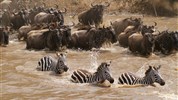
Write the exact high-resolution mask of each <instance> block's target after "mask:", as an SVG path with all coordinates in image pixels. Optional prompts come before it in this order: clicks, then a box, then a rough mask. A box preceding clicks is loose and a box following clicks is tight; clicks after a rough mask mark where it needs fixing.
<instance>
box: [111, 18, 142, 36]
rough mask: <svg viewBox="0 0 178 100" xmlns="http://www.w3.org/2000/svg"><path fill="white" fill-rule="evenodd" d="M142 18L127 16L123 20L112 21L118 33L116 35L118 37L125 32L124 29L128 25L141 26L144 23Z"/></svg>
mask: <svg viewBox="0 0 178 100" xmlns="http://www.w3.org/2000/svg"><path fill="white" fill-rule="evenodd" d="M142 23H143V22H142V20H141V18H132V17H131V18H125V19H122V20H116V21H114V22H112V23H111V25H112V27H113V28H114V31H115V33H116V36H117V37H118V35H119V34H120V33H121V32H124V30H125V29H126V28H127V27H128V26H139V25H142Z"/></svg>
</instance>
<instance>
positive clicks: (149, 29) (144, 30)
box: [140, 22, 157, 34]
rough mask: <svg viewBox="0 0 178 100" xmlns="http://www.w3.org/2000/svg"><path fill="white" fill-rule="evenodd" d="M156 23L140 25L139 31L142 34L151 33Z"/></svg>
mask: <svg viewBox="0 0 178 100" xmlns="http://www.w3.org/2000/svg"><path fill="white" fill-rule="evenodd" d="M156 25H157V23H156V22H155V25H152V26H147V25H140V31H141V33H142V34H145V33H153V32H155V27H156Z"/></svg>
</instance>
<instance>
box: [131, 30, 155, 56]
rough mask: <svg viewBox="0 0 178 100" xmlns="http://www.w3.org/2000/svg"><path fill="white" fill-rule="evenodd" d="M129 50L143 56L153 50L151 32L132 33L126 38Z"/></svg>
mask: <svg viewBox="0 0 178 100" xmlns="http://www.w3.org/2000/svg"><path fill="white" fill-rule="evenodd" d="M128 45H129V50H130V51H132V52H134V53H135V52H137V53H139V54H141V55H143V56H147V57H148V56H149V55H150V54H151V53H152V52H153V45H154V37H153V34H152V33H145V34H144V35H142V34H132V35H131V36H129V39H128Z"/></svg>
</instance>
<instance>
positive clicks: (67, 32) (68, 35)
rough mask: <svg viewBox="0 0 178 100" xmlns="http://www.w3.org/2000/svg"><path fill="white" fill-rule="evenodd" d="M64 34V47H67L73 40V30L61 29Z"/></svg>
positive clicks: (64, 27)
mask: <svg viewBox="0 0 178 100" xmlns="http://www.w3.org/2000/svg"><path fill="white" fill-rule="evenodd" d="M60 32H61V34H62V45H63V46H67V45H68V43H69V41H70V39H71V28H70V27H69V26H64V25H63V27H62V28H60Z"/></svg>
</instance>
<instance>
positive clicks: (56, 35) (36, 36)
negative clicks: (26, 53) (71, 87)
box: [0, 2, 178, 86]
mask: <svg viewBox="0 0 178 100" xmlns="http://www.w3.org/2000/svg"><path fill="white" fill-rule="evenodd" d="M109 6H110V3H108V2H106V4H104V5H102V4H95V5H94V4H91V8H90V9H88V10H86V11H84V12H81V13H80V14H78V21H79V24H78V25H75V24H74V23H73V25H64V16H63V14H64V13H66V12H67V9H65V10H64V11H61V10H59V7H58V5H56V7H50V8H49V7H45V6H38V7H37V6H35V7H34V8H31V9H25V8H22V9H21V10H19V11H17V12H13V11H12V12H11V11H10V10H9V11H8V10H3V11H2V12H3V13H2V15H0V19H1V20H0V24H1V27H0V45H2V46H4V45H7V44H8V43H9V34H10V32H12V30H13V31H16V32H17V33H18V34H17V35H18V36H17V38H18V40H19V41H25V42H26V49H28V50H31V49H35V50H42V49H45V48H48V49H49V50H52V51H59V50H61V49H62V48H63V47H66V48H68V49H82V50H92V48H100V47H102V45H103V44H104V43H109V44H114V43H118V44H119V46H122V47H124V48H127V47H128V49H129V50H130V51H131V52H133V53H138V54H140V55H142V56H146V57H147V56H149V55H151V53H153V52H161V53H162V54H165V55H168V54H171V53H173V52H174V51H176V52H177V50H178V31H168V30H165V31H162V32H159V31H158V30H156V29H155V27H156V25H157V23H156V22H153V23H154V25H152V26H149V25H144V24H143V21H142V19H141V18H132V17H130V18H125V19H121V20H115V21H112V22H111V23H110V26H108V27H104V26H103V27H100V25H101V24H102V23H103V14H104V10H105V9H106V8H107V7H109ZM76 26H77V27H76ZM72 28H77V31H74V32H71V30H72ZM57 56H58V59H56V58H54V57H51V56H45V57H43V58H41V59H40V60H39V62H38V67H37V69H38V70H41V71H49V70H50V71H54V72H55V73H56V74H62V73H63V72H67V71H68V69H69V68H68V66H67V65H66V63H65V60H66V56H65V54H63V53H61V54H57ZM110 64H111V62H109V63H107V62H102V63H101V64H100V65H99V67H98V69H97V71H96V72H95V73H90V72H88V71H86V70H82V69H78V70H76V71H74V72H73V74H72V75H71V80H72V81H73V82H77V83H102V82H104V81H105V80H108V81H109V82H110V83H113V82H114V78H112V76H111V74H110V70H109V66H110ZM159 69H160V66H158V67H156V66H149V68H148V69H147V71H146V72H145V76H144V77H142V78H140V77H137V76H136V75H134V74H132V73H123V74H121V76H120V77H119V78H118V84H128V85H135V84H145V85H152V86H154V82H157V83H159V84H160V85H165V81H164V80H163V79H162V78H161V76H160V75H159V72H158V70H159Z"/></svg>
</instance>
